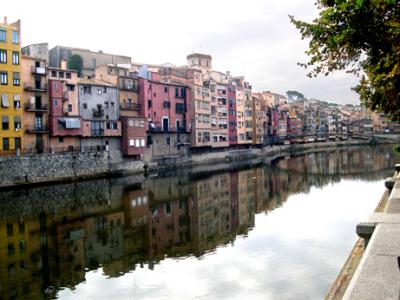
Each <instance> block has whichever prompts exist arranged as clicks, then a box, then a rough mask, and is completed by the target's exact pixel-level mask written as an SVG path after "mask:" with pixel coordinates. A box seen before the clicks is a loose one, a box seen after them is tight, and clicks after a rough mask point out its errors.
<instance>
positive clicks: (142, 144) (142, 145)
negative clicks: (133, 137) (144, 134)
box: [140, 139, 146, 147]
mask: <svg viewBox="0 0 400 300" xmlns="http://www.w3.org/2000/svg"><path fill="white" fill-rule="evenodd" d="M140 146H141V147H145V146H146V144H145V141H144V139H140Z"/></svg>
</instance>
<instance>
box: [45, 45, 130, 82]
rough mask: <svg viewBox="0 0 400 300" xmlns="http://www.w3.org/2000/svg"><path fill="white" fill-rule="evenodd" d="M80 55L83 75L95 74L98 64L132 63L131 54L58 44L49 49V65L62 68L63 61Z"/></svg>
mask: <svg viewBox="0 0 400 300" xmlns="http://www.w3.org/2000/svg"><path fill="white" fill-rule="evenodd" d="M75 54H77V55H79V56H80V57H82V60H83V68H82V75H83V76H93V75H94V74H95V70H96V68H97V67H98V66H101V65H107V64H128V65H129V64H130V63H131V58H130V57H129V56H123V55H117V54H108V53H103V51H98V52H94V51H90V50H89V49H81V48H73V47H64V46H56V47H54V48H52V49H50V50H49V66H50V67H56V68H60V67H61V63H62V62H63V61H68V59H69V58H70V57H71V56H72V55H75Z"/></svg>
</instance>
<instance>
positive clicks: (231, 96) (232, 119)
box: [228, 83, 238, 145]
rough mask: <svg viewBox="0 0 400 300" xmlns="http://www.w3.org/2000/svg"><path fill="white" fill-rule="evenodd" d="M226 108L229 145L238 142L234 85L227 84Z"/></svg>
mask: <svg viewBox="0 0 400 300" xmlns="http://www.w3.org/2000/svg"><path fill="white" fill-rule="evenodd" d="M228 108H229V119H228V121H229V145H236V144H237V142H238V132H237V117H236V113H237V111H236V85H235V84H232V83H230V84H228Z"/></svg>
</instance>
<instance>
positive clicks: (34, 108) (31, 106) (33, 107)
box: [25, 103, 48, 112]
mask: <svg viewBox="0 0 400 300" xmlns="http://www.w3.org/2000/svg"><path fill="white" fill-rule="evenodd" d="M25 110H26V111H31V112H47V110H48V106H47V104H41V105H39V104H37V103H27V104H25Z"/></svg>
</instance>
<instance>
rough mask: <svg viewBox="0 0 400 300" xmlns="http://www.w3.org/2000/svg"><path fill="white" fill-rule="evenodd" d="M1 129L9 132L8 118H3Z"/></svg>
mask: <svg viewBox="0 0 400 300" xmlns="http://www.w3.org/2000/svg"><path fill="white" fill-rule="evenodd" d="M1 127H2V129H3V130H8V129H9V125H8V116H2V117H1Z"/></svg>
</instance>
